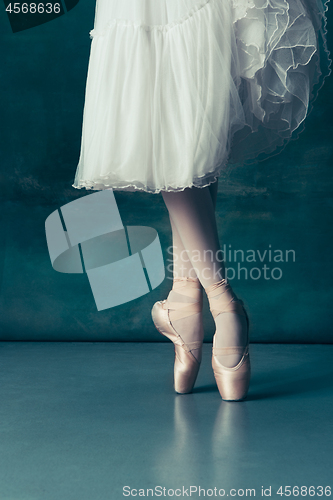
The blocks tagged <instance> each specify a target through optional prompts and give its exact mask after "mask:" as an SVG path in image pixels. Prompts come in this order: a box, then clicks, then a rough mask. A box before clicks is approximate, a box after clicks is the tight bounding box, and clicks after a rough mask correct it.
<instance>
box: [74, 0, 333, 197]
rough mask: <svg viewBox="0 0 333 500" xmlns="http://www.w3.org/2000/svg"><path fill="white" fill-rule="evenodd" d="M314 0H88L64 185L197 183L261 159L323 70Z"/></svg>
mask: <svg viewBox="0 0 333 500" xmlns="http://www.w3.org/2000/svg"><path fill="white" fill-rule="evenodd" d="M325 12H326V3H323V1H322V0H302V1H301V0H292V1H290V2H287V1H286V0H267V1H266V0H201V1H198V0H159V1H158V2H156V0H121V1H119V0H97V3H96V12H95V23H94V29H93V30H92V31H91V32H90V36H91V38H92V44H91V53H90V60H89V68H88V76H87V84H86V97H85V106H84V114H83V126H82V139H81V152H80V159H79V163H78V166H77V170H76V175H75V179H74V184H73V187H75V188H86V189H94V190H100V189H105V188H113V189H122V190H128V191H135V190H143V191H147V192H152V193H158V192H160V191H162V190H163V191H180V190H183V189H185V188H186V187H192V186H197V187H204V186H207V185H209V184H210V183H211V182H214V181H215V180H216V179H217V177H218V176H219V175H220V174H221V171H222V170H223V168H224V167H225V166H226V164H227V163H228V162H234V161H244V160H246V159H249V158H254V157H257V156H258V155H260V154H266V155H267V154H269V153H272V152H273V151H275V150H276V149H277V148H278V147H281V146H283V145H284V144H285V143H286V142H287V141H288V140H289V139H290V138H291V136H292V134H293V132H294V131H296V129H298V130H300V125H301V123H302V122H303V121H304V119H305V117H306V115H307V113H308V109H309V103H310V102H311V101H312V100H313V98H314V96H315V93H314V89H318V88H319V86H320V84H321V83H322V82H323V79H324V77H325V76H326V75H327V74H329V72H330V69H329V64H330V59H329V54H328V51H327V47H326V36H325V35H326V17H325Z"/></svg>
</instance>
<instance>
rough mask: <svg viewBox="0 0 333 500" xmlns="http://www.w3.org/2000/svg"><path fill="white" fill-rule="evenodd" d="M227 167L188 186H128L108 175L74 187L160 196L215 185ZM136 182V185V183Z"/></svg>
mask: <svg viewBox="0 0 333 500" xmlns="http://www.w3.org/2000/svg"><path fill="white" fill-rule="evenodd" d="M226 166H227V161H226V162H225V165H223V166H221V165H218V167H215V168H214V169H213V170H210V171H208V172H207V173H206V174H205V175H203V176H201V177H197V178H195V179H193V181H192V182H191V183H190V184H188V185H186V186H176V185H174V186H167V187H163V188H159V189H158V188H155V187H153V186H147V185H144V186H143V185H141V186H140V182H139V181H132V182H130V183H128V184H124V183H122V182H120V181H112V180H111V175H110V174H107V175H105V176H104V177H103V178H100V179H98V181H97V180H95V181H92V180H80V181H78V182H77V184H72V187H74V188H75V189H86V190H94V191H101V190H104V189H110V188H112V189H114V190H116V191H130V192H135V191H143V192H146V193H151V194H159V193H161V192H162V191H165V192H168V193H170V192H179V191H184V190H185V189H188V188H193V187H196V188H205V187H208V186H210V185H211V184H213V183H214V182H216V181H217V179H219V178H220V177H221V175H222V173H223V167H226ZM107 181H109V182H111V184H106V182H107ZM135 182H136V183H135Z"/></svg>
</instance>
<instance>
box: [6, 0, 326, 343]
mask: <svg viewBox="0 0 333 500" xmlns="http://www.w3.org/2000/svg"><path fill="white" fill-rule="evenodd" d="M94 10H95V2H94V1H88V0H80V2H79V4H78V5H77V6H76V7H75V8H73V9H72V10H71V11H70V12H68V13H67V14H66V15H63V16H61V17H59V18H57V19H55V20H53V21H52V22H49V23H46V24H42V25H40V26H37V27H35V28H33V29H28V30H24V31H20V32H17V33H13V32H12V30H11V27H10V24H9V21H8V18H7V16H6V13H5V10H4V8H2V9H0V23H1V47H2V59H1V70H2V71H1V72H2V75H1V79H0V85H1V111H2V120H1V134H0V137H1V166H0V198H1V211H0V225H1V227H0V228H1V236H0V339H1V340H52V341H55V340H69V341H78V340H83V341H85V340H89V341H94V340H96V341H100V340H103V341H106V340H131V341H133V340H134V341H135V340H137V341H143V340H151V341H163V338H160V337H161V336H160V335H159V334H158V332H157V331H156V330H155V328H154V326H153V323H152V321H151V317H150V310H151V307H152V305H153V303H154V302H155V301H156V300H161V299H163V298H165V297H166V295H167V293H168V291H169V289H170V288H171V280H170V278H171V274H170V272H167V278H166V279H165V281H164V282H163V283H162V284H161V285H160V286H159V287H158V288H157V289H155V290H154V291H153V292H151V293H150V294H148V295H146V296H144V297H141V298H139V299H137V300H134V301H132V302H129V303H127V304H123V305H121V306H118V307H115V308H112V309H107V310H104V311H100V312H98V311H97V309H96V305H95V302H94V300H93V296H92V292H91V289H90V286H89V283H88V279H87V276H86V275H79V274H76V275H75V274H62V273H58V272H56V271H54V269H53V268H52V266H51V263H50V258H49V255H48V249H47V244H46V238H45V226H44V225H45V219H46V218H47V217H48V215H49V214H50V213H51V212H53V211H54V210H56V209H57V208H59V207H61V206H62V205H64V204H66V203H69V202H70V201H73V200H75V199H77V198H78V197H81V196H86V195H88V194H92V193H93V191H84V190H75V189H74V188H73V187H72V186H71V184H72V182H73V179H74V174H75V170H76V165H77V162H78V156H79V148H80V139H81V125H82V113H83V104H84V91H85V81H86V74H87V67H88V58H89V50H90V42H91V40H90V38H89V34H88V33H89V31H90V30H91V29H92V28H93V21H94ZM332 17H333V16H332V8H331V12H330V13H329V26H328V27H329V30H330V28H331V27H332V28H333V23H332ZM329 46H330V49H331V50H332V36H331V35H329ZM332 95H333V88H332V78H328V79H327V80H326V83H325V86H324V88H323V89H322V90H321V92H320V94H319V97H318V99H317V101H316V102H315V106H314V109H313V110H312V112H311V114H310V116H309V117H308V119H307V121H306V129H305V131H304V132H303V133H302V134H301V135H300V137H299V139H298V140H297V141H292V142H290V143H289V144H288V146H287V147H286V149H285V150H284V151H283V152H282V153H281V154H280V155H278V156H276V157H273V158H271V159H268V160H266V161H264V162H261V163H255V164H253V165H247V166H239V165H237V166H234V167H232V168H231V169H230V171H229V172H228V175H225V176H223V177H222V178H221V180H220V183H219V198H218V206H217V212H218V225H219V233H220V237H221V242H222V244H225V245H226V246H227V249H229V248H231V249H232V250H243V251H244V252H245V253H246V251H247V250H254V251H255V252H257V251H259V252H260V253H261V255H262V254H263V252H264V251H265V250H267V251H268V250H269V249H271V250H272V251H274V250H281V251H282V253H283V254H284V256H285V251H286V250H294V252H295V261H293V260H292V259H290V261H289V262H275V263H274V262H269V261H268V258H267V254H266V259H265V261H264V262H260V259H259V257H258V254H257V259H256V260H257V261H256V262H245V263H241V262H240V265H241V266H242V267H247V269H248V272H250V271H251V269H252V268H254V267H257V268H259V269H261V277H260V278H259V279H255V278H257V277H258V275H259V274H258V273H259V271H256V270H252V278H251V276H249V275H248V277H247V279H246V278H245V271H242V273H241V277H240V279H238V276H237V274H236V277H235V279H233V280H232V284H233V287H234V289H235V291H236V293H237V294H238V295H239V296H240V297H241V298H242V299H243V300H244V302H245V304H246V306H247V308H248V311H249V316H250V321H251V323H252V330H251V340H252V341H253V342H310V343H311V342H314V343H316V342H318V343H325V342H332V338H333V336H332V324H333V321H332V320H333V317H332V298H333V293H332V292H333V284H332V283H333V281H332V270H331V269H332V263H331V261H332V240H333V238H332V222H333V185H332V152H333V142H332V136H333V120H332V111H333V102H332ZM115 196H116V200H117V203H118V207H119V210H120V213H121V217H122V220H123V223H124V224H125V225H145V226H151V227H154V228H155V229H156V230H157V231H158V234H159V237H160V240H161V243H162V247H163V251H164V257H165V264H166V266H168V264H169V263H170V261H169V259H170V255H169V254H168V252H167V248H168V246H169V245H171V230H170V226H169V220H168V214H167V210H166V208H165V206H164V203H163V200H162V197H161V195H152V194H147V193H122V192H119V191H116V192H115ZM229 245H231V247H229ZM270 245H271V246H270ZM239 255H240V254H238V256H239ZM273 255H276V253H275V254H273ZM238 260H239V259H238ZM264 264H266V266H267V267H269V268H270V270H268V271H266V279H265V276H264V273H263V271H262V268H263V265H264ZM226 265H227V267H232V268H234V269H236V271H237V265H238V262H234V259H233V261H232V262H227V263H226ZM273 267H278V268H279V269H280V270H281V271H275V272H274V273H275V276H279V275H280V274H281V272H282V277H281V278H280V279H273V278H272V277H271V274H270V272H271V269H272V268H273ZM230 272H231V271H230ZM229 277H231V276H229ZM267 278H270V279H267ZM205 327H206V340H211V338H212V335H213V333H214V328H213V321H212V319H211V317H210V314H209V312H208V308H207V302H206V314H205Z"/></svg>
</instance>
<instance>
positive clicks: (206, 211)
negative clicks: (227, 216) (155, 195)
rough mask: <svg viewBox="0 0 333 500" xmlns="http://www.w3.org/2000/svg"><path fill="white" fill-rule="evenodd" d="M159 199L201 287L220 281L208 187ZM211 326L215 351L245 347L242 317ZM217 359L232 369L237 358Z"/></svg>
mask: <svg viewBox="0 0 333 500" xmlns="http://www.w3.org/2000/svg"><path fill="white" fill-rule="evenodd" d="M162 196H163V199H164V202H165V204H166V206H167V209H168V211H169V214H170V218H171V219H172V221H173V224H174V226H175V228H176V229H177V231H178V235H179V237H180V239H181V241H182V243H183V246H184V248H185V249H186V250H187V252H188V255H189V259H190V261H191V263H192V266H193V268H194V269H195V271H196V274H197V276H198V278H199V280H200V282H201V284H202V286H203V287H204V288H207V287H209V286H210V285H212V284H214V283H216V282H217V281H219V280H220V279H222V278H224V277H225V269H224V264H223V262H222V261H221V259H220V256H221V252H220V243H219V238H218V232H217V226H216V219H215V210H214V204H213V200H212V197H211V193H210V190H209V189H208V187H206V188H187V189H185V190H184V191H180V192H162ZM214 300H215V299H214ZM215 323H216V333H217V335H216V341H217V345H216V346H217V347H228V346H245V344H246V331H247V326H246V319H245V317H243V316H240V315H238V314H235V313H223V314H220V315H219V316H217V318H216V320H215ZM220 358H221V359H220V361H221V363H222V364H224V365H225V366H235V365H236V364H237V363H238V361H239V360H240V358H241V355H239V354H230V355H225V356H221V357H220Z"/></svg>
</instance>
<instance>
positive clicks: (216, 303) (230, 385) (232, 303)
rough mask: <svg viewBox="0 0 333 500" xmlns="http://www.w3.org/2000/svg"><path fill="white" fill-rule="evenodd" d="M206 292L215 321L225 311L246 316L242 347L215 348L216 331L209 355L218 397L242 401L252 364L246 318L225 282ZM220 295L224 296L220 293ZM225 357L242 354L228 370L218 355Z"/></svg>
mask: <svg viewBox="0 0 333 500" xmlns="http://www.w3.org/2000/svg"><path fill="white" fill-rule="evenodd" d="M205 290H206V293H207V296H208V300H209V305H210V310H211V313H212V315H213V318H214V320H215V318H216V317H217V316H218V315H219V314H223V313H226V312H228V313H229V312H234V313H235V314H240V315H242V316H245V318H246V324H247V341H246V345H245V346H243V347H239V346H230V347H222V348H221V347H220V348H218V347H216V332H215V335H214V337H213V353H212V367H213V371H214V376H215V380H216V384H217V387H218V390H219V393H220V395H221V398H222V399H223V400H225V401H241V400H242V399H244V398H245V397H246V395H247V392H248V389H249V385H250V377H251V364H250V353H249V319H248V316H247V314H246V311H245V309H244V307H243V302H242V301H241V300H239V299H237V298H236V296H235V294H234V293H233V291H232V289H231V286H230V285H229V284H228V283H227V282H226V280H224V279H223V280H221V281H218V282H217V283H214V284H213V285H211V286H210V287H208V288H206V289H205ZM222 292H223V293H222ZM221 293H222V295H221V296H220V297H219V298H218V299H214V297H216V296H217V295H220V294H221ZM228 354H239V355H242V357H241V359H240V361H239V362H238V363H237V365H236V366H233V367H230V368H229V367H227V366H223V365H222V364H221V363H220V362H219V360H218V359H217V356H224V355H228Z"/></svg>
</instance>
